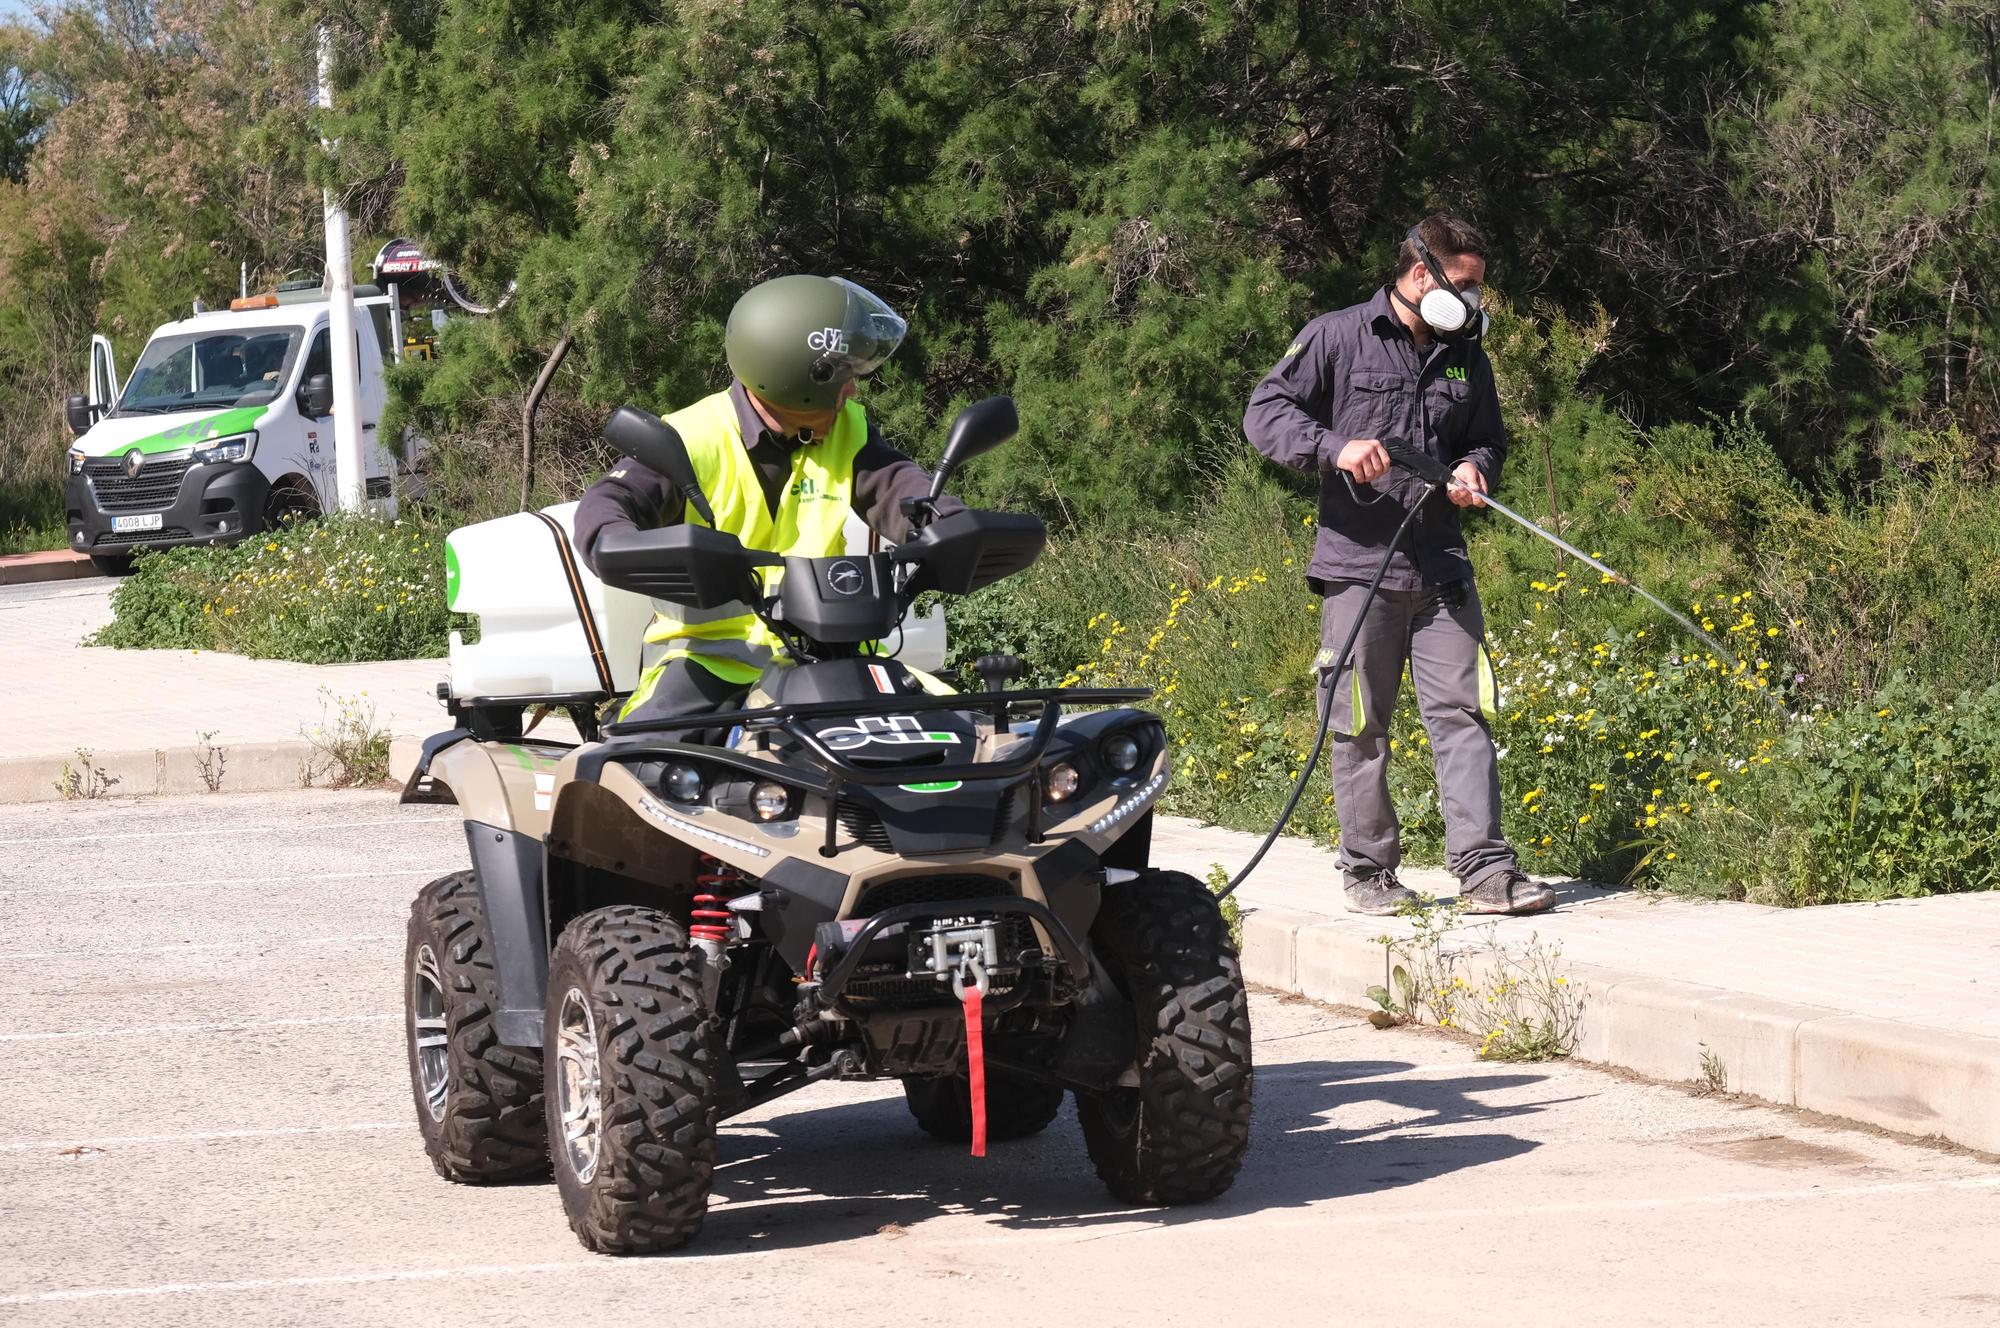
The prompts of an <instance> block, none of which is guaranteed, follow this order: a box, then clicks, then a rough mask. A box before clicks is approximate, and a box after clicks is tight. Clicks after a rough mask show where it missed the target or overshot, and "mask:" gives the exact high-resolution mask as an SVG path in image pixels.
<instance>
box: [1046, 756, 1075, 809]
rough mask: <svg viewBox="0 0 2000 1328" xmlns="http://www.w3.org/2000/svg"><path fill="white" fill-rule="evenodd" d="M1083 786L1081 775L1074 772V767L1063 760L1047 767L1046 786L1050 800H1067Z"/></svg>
mask: <svg viewBox="0 0 2000 1328" xmlns="http://www.w3.org/2000/svg"><path fill="white" fill-rule="evenodd" d="M1082 786H1083V777H1082V776H1081V775H1079V774H1077V773H1076V767H1075V766H1073V765H1070V764H1069V763H1067V762H1064V763H1063V764H1061V765H1053V766H1050V767H1049V777H1048V780H1047V787H1048V792H1049V801H1050V802H1068V801H1069V800H1070V799H1071V798H1072V797H1074V796H1075V795H1076V791H1077V789H1079V788H1081V787H1082Z"/></svg>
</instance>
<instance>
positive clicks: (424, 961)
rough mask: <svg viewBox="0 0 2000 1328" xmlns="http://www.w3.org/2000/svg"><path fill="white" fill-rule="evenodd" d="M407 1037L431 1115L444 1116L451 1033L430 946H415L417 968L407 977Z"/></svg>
mask: <svg viewBox="0 0 2000 1328" xmlns="http://www.w3.org/2000/svg"><path fill="white" fill-rule="evenodd" d="M411 987H412V989H411V992H410V995H411V1001H410V1038H411V1041H412V1042H413V1044H414V1045H415V1046H416V1049H417V1079H418V1082H419V1083H420V1084H421V1086H422V1088H423V1090H424V1105H425V1107H426V1108H427V1109H428V1110H429V1111H430V1113H431V1119H432V1120H434V1121H442V1120H443V1119H444V1106H445V1100H446V1099H447V1098H448V1097H449V1096H450V1095H451V1036H450V1029H449V1028H448V1027H447V1026H446V1024H445V1013H444V978H443V977H442V975H441V974H440V973H439V971H438V961H437V955H436V954H434V953H432V951H431V948H430V946H428V945H425V946H422V947H420V948H419V949H418V950H417V971H416V972H415V973H414V974H413V975H412V978H411Z"/></svg>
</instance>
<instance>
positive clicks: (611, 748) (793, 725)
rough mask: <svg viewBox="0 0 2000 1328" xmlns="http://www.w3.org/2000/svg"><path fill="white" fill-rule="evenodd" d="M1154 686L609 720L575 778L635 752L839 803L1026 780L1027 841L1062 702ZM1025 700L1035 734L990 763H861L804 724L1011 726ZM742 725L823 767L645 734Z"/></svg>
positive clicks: (1143, 691)
mask: <svg viewBox="0 0 2000 1328" xmlns="http://www.w3.org/2000/svg"><path fill="white" fill-rule="evenodd" d="M1152 694H1153V692H1152V689H1151V688H1148V687H1046V688H1037V689H1023V690H1021V691H1013V692H959V693H954V694H952V695H949V696H909V697H892V696H885V697H879V698H878V697H868V698H865V699H862V700H856V701H815V702H811V703H807V704H803V705H788V706H763V707H760V708H758V709H754V710H725V711H720V712H716V713H711V714H706V715H677V716H673V717H671V718H667V719H649V720H631V721H627V722H625V723H621V724H609V725H606V726H605V730H604V731H605V733H606V735H607V738H606V741H604V742H603V743H601V744H599V745H597V746H595V747H592V748H589V749H588V750H586V751H585V752H584V754H583V755H582V757H580V758H579V759H578V761H577V766H576V777H577V778H578V779H582V780H589V781H591V782H596V781H597V780H598V779H599V778H600V776H601V775H602V773H603V770H604V766H605V764H606V763H607V762H618V763H620V764H623V763H624V762H626V761H630V760H632V759H633V758H648V757H650V758H654V759H669V758H672V757H676V756H685V757H695V758H699V759H701V760H704V761H710V762H713V763H715V764H718V765H723V766H728V767H730V768H732V769H736V770H741V771H744V772H746V773H749V774H752V775H764V776H767V777H771V778H776V779H780V780H781V781H782V782H785V783H789V784H794V785H798V786H799V787H802V788H805V789H807V790H809V791H811V792H814V793H822V794H825V795H826V797H827V799H828V800H829V802H831V803H832V804H833V805H834V806H838V805H839V802H840V791H841V789H842V787H843V786H845V785H847V784H861V785H872V786H889V785H901V784H907V783H909V782H910V781H911V779H912V778H918V779H922V780H923V781H924V782H925V783H940V784H941V783H949V782H951V781H953V780H959V781H967V782H970V781H984V780H1012V781H1019V780H1022V779H1028V780H1032V781H1034V783H1035V784H1036V787H1035V788H1034V789H1033V791H1032V794H1033V795H1032V796H1031V797H1030V798H1029V799H1028V808H1029V813H1028V814H1029V823H1028V839H1029V841H1030V842H1039V841H1040V840H1041V837H1042V836H1041V808H1042V799H1041V796H1040V794H1041V789H1040V787H1039V785H1040V780H1041V761H1042V757H1043V756H1044V755H1046V754H1047V753H1048V749H1049V743H1050V742H1051V741H1052V740H1053V739H1054V738H1055V734H1056V729H1057V728H1058V727H1059V726H1060V724H1061V722H1062V703H1063V702H1065V701H1068V702H1070V703H1072V704H1082V705H1126V704H1130V703H1131V702H1134V701H1144V700H1146V699H1148V698H1149V697H1151V696H1152ZM1023 703H1028V704H1037V705H1039V706H1040V707H1041V716H1040V718H1039V719H1038V720H1037V721H1036V723H1035V728H1034V731H1033V732H1032V733H1030V734H1028V735H1027V736H1026V737H1025V738H1024V739H1023V740H1022V741H1019V742H1016V743H1015V744H1014V745H1013V746H1012V747H1010V748H1008V749H1007V751H1006V754H1005V755H1003V756H999V757H996V758H995V759H993V760H991V761H961V762H958V763H957V764H955V765H926V766H908V765H889V766H864V765H856V764H854V763H853V762H851V761H847V760H844V759H843V758H842V757H841V755H840V754H839V753H838V752H836V751H834V750H833V749H832V748H830V747H828V746H827V745H826V744H825V743H824V742H822V741H821V740H820V738H819V735H818V734H816V733H814V732H813V731H812V730H811V729H809V728H807V727H806V724H805V721H807V720H815V719H847V718H854V717H859V716H866V715H909V714H922V713H926V712H930V711H937V710H968V711H969V710H980V711H985V710H991V711H992V713H993V717H994V722H995V724H996V725H998V726H1000V727H1005V725H1006V723H1007V712H1008V711H1009V710H1010V709H1011V708H1012V707H1014V706H1016V705H1020V704H1023ZM739 725H740V726H741V727H742V728H743V730H744V731H745V732H746V733H755V732H760V731H771V732H775V733H779V734H782V735H784V736H785V737H788V738H791V739H793V740H794V741H796V742H797V743H798V744H799V745H800V746H801V747H803V748H804V749H805V750H806V751H807V752H809V753H811V754H812V756H813V758H814V759H815V760H817V761H818V762H819V764H820V766H821V767H822V769H823V771H824V773H823V774H821V773H816V772H814V771H811V770H803V769H800V768H798V767H796V766H788V767H783V768H778V767H776V766H775V765H774V763H772V762H769V761H760V760H758V759H756V758H755V757H750V756H745V755H742V754H741V753H738V752H734V751H731V750H730V749H728V748H726V747H718V746H714V745H712V744H708V743H694V742H647V741H645V740H644V737H645V735H648V734H654V733H682V732H686V731H688V730H690V729H729V728H734V727H736V726H739ZM838 833H839V817H838V816H835V815H831V814H829V815H828V817H827V822H826V843H825V844H823V845H822V846H821V848H820V856H821V857H827V858H831V857H836V856H838V853H839V849H838V847H837V835H838Z"/></svg>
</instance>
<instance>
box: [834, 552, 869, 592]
mask: <svg viewBox="0 0 2000 1328" xmlns="http://www.w3.org/2000/svg"><path fill="white" fill-rule="evenodd" d="M826 583H827V585H828V586H830V587H832V588H833V591H834V593H835V594H838V595H858V594H860V593H861V588H862V587H863V586H865V585H867V584H868V578H867V577H865V576H863V575H862V574H861V569H860V568H859V567H857V566H855V565H854V564H853V563H850V562H847V561H844V560H843V561H841V562H837V563H835V564H834V565H833V566H831V567H829V568H827V569H826Z"/></svg>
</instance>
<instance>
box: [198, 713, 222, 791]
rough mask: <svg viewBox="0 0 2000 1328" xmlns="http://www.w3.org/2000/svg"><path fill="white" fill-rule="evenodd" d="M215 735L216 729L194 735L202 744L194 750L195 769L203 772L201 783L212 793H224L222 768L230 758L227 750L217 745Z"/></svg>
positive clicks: (205, 730)
mask: <svg viewBox="0 0 2000 1328" xmlns="http://www.w3.org/2000/svg"><path fill="white" fill-rule="evenodd" d="M215 734H216V730H214V729H204V730H203V731H202V732H200V733H197V734H195V735H194V736H195V738H196V740H197V742H198V743H199V744H200V745H199V746H197V747H196V748H195V749H194V764H195V769H197V770H199V771H200V772H201V782H202V783H203V784H205V785H206V786H207V787H208V791H209V792H210V793H220V792H221V791H222V768H223V766H224V765H225V764H226V763H227V761H228V756H229V753H228V751H227V749H225V748H222V747H217V746H216V745H215Z"/></svg>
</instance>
